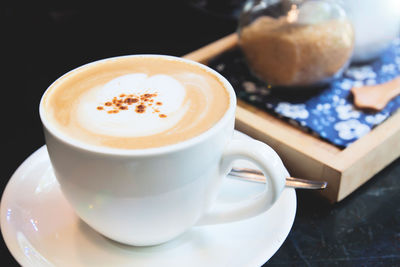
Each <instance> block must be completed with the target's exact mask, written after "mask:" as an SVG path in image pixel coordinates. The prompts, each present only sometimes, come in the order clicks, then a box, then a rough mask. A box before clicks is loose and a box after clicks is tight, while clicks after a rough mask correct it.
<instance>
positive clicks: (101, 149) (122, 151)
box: [39, 54, 236, 156]
mask: <svg viewBox="0 0 400 267" xmlns="http://www.w3.org/2000/svg"><path fill="white" fill-rule="evenodd" d="M133 57H145V58H160V57H161V58H165V59H170V60H177V61H180V62H185V63H188V64H193V65H195V66H198V67H200V68H202V69H203V70H205V71H207V72H208V73H210V74H212V75H213V76H215V77H216V78H217V79H218V80H219V81H220V82H221V83H222V84H223V86H224V87H225V89H226V90H227V92H228V94H229V107H228V109H227V110H226V111H225V113H224V115H223V116H222V117H221V118H220V119H219V120H218V121H217V122H216V123H215V124H214V125H213V126H212V127H211V128H209V129H207V130H206V131H204V132H202V133H200V134H198V135H196V136H194V137H192V138H189V139H187V140H184V141H181V142H178V143H174V144H170V145H165V146H160V147H153V148H143V149H126V148H111V147H105V146H96V145H91V144H87V143H85V142H83V141H80V140H78V139H75V138H72V137H70V136H68V135H67V134H65V133H63V132H62V131H61V130H60V129H58V128H57V127H56V126H55V125H53V124H52V123H51V122H50V121H48V120H47V118H46V112H45V109H44V104H43V102H44V98H45V96H46V95H47V93H48V92H49V90H51V88H52V87H53V85H54V84H55V83H56V82H58V81H59V80H61V79H62V78H64V77H65V76H67V75H69V74H71V73H73V72H75V71H78V70H80V69H82V68H86V67H89V66H91V65H93V64H97V63H100V62H104V61H111V60H118V59H120V58H133ZM235 109H236V94H235V91H234V89H233V87H232V85H231V84H230V83H229V81H228V80H227V79H226V78H225V77H223V76H222V75H221V74H219V73H218V72H217V71H215V70H213V69H211V68H210V67H208V66H206V65H204V64H201V63H199V62H196V61H193V60H190V59H186V58H182V57H176V56H170V55H162V54H135V55H123V56H116V57H109V58H104V59H100V60H96V61H93V62H90V63H87V64H84V65H81V66H79V67H77V68H74V69H72V70H70V71H68V72H66V73H65V74H63V75H62V76H60V77H59V78H57V79H56V80H55V81H54V82H52V83H51V84H50V85H49V86H48V87H47V89H46V90H45V92H44V93H43V95H42V97H41V99H40V103H39V116H40V119H41V121H42V124H43V127H44V128H45V129H46V130H47V131H49V132H50V134H52V135H53V136H54V137H55V138H57V139H58V140H59V141H61V142H63V143H65V144H67V145H70V146H72V147H74V148H75V149H80V150H83V151H87V152H92V153H99V154H105V155H115V156H151V155H158V154H165V153H169V152H172V151H179V150H183V149H185V148H188V147H190V146H194V145H196V144H199V143H200V142H202V141H203V140H205V139H207V138H209V137H210V136H212V135H213V134H214V133H216V132H218V131H220V130H221V128H223V127H225V125H226V124H227V123H228V122H229V121H230V120H231V118H232V117H234V116H235Z"/></svg>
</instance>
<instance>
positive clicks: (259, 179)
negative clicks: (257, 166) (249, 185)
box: [229, 167, 328, 189]
mask: <svg viewBox="0 0 400 267" xmlns="http://www.w3.org/2000/svg"><path fill="white" fill-rule="evenodd" d="M229 175H230V177H232V178H236V179H239V180H246V181H249V182H256V183H265V177H264V174H263V173H262V172H261V171H259V170H254V169H249V168H238V167H234V168H232V170H231V171H230V173H229ZM327 185H328V183H327V182H324V181H312V180H305V179H300V178H294V177H287V178H286V187H292V188H298V189H324V188H326V187H327Z"/></svg>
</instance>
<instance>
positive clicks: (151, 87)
mask: <svg viewBox="0 0 400 267" xmlns="http://www.w3.org/2000/svg"><path fill="white" fill-rule="evenodd" d="M229 102H230V98H229V94H228V91H227V89H226V88H225V86H224V84H223V82H222V81H220V80H219V79H218V78H217V77H216V76H215V75H214V74H213V73H211V72H210V71H208V70H207V69H205V68H202V67H201V66H198V65H196V64H193V63H190V62H187V61H179V60H176V59H174V58H172V57H171V58H169V57H158V56H126V57H118V58H111V59H107V60H102V61H98V62H94V63H91V64H88V65H85V66H82V67H80V68H78V69H75V70H73V71H71V72H69V73H67V74H65V75H64V76H62V77H61V78H59V79H58V80H57V81H55V82H54V83H53V84H52V85H51V86H50V87H49V89H48V90H47V91H46V93H45V95H44V97H43V99H42V105H43V109H44V111H45V112H44V115H45V117H46V119H47V120H48V121H49V122H50V123H51V124H52V125H54V126H55V128H57V129H58V130H59V131H60V132H62V133H64V134H65V135H67V136H69V137H71V138H73V139H75V140H79V141H81V142H84V143H87V144H90V145H95V146H103V147H110V148H120V149H145V148H154V147H161V146H166V145H171V144H175V143H179V142H182V141H184V140H187V139H190V138H193V137H195V136H197V135H199V134H201V133H203V132H205V131H207V130H208V129H210V128H211V127H212V126H213V125H214V124H216V123H217V122H218V121H219V120H220V119H221V118H222V117H223V115H224V114H225V112H226V111H227V110H228V108H229Z"/></svg>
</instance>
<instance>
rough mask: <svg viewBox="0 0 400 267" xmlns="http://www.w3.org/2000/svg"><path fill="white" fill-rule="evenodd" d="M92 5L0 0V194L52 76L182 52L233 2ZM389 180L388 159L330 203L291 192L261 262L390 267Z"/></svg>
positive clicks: (393, 234)
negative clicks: (287, 221) (288, 215)
mask: <svg viewBox="0 0 400 267" xmlns="http://www.w3.org/2000/svg"><path fill="white" fill-rule="evenodd" d="M99 2H101V3H98V2H85V3H79V4H74V3H73V2H68V3H62V4H55V2H51V4H47V3H46V4H45V3H43V2H40V1H32V3H30V4H27V3H20V2H18V1H14V2H13V3H12V4H7V5H6V4H3V3H2V6H1V7H0V11H1V14H0V16H1V17H0V19H1V21H0V25H1V26H0V29H1V32H0V36H1V39H0V40H1V43H2V47H3V49H2V50H1V58H0V64H1V66H2V68H1V71H0V72H1V96H2V98H1V100H0V103H1V105H0V108H1V109H0V110H1V115H0V116H1V126H2V127H1V129H2V138H1V140H2V141H1V150H2V154H3V155H2V162H1V164H0V167H1V169H0V174H1V177H0V183H1V184H0V187H1V193H2V192H3V190H4V188H5V186H6V184H7V182H8V180H9V178H10V177H11V175H12V174H13V172H14V171H15V170H16V168H17V167H18V166H19V165H20V164H21V163H22V162H23V161H24V160H25V159H26V158H27V157H28V156H29V155H30V154H32V153H33V152H34V151H35V150H37V149H38V148H39V147H41V146H42V145H44V138H43V133H42V127H41V122H40V119H39V115H38V106H39V101H40V98H41V96H42V94H43V92H44V91H45V90H46V88H47V87H48V86H49V85H50V84H51V83H52V82H53V81H54V80H55V79H57V78H58V77H59V76H61V75H62V74H64V73H65V72H67V71H69V70H72V69H74V68H76V67H78V66H80V65H82V64H85V63H89V62H92V61H95V60H98V59H102V58H107V57H112V56H120V55H127V54H144V53H154V54H169V55H174V56H182V55H184V54H186V53H189V52H191V51H193V50H196V49H198V48H200V47H202V46H204V45H206V44H208V43H210V42H212V41H215V40H217V39H219V38H221V37H223V36H225V35H227V34H229V33H231V32H233V31H235V30H236V25H237V17H238V12H239V10H240V8H241V6H242V4H243V1H240V0H237V1H234V0H214V1H207V0H187V1H183V0H182V1H168V0H165V1H154V0H153V1H134V0H131V1H130V2H129V4H127V3H128V2H120V1H112V2H111V1H110V2H102V1H99ZM399 177H400V160H399V159H398V160H397V161H395V162H394V163H392V164H391V165H389V166H388V167H387V168H385V169H384V170H383V171H381V172H380V173H379V174H377V175H376V176H375V177H374V178H373V179H371V180H370V181H369V182H368V183H367V184H366V185H364V186H362V187H361V188H360V189H359V190H357V191H356V192H355V193H353V194H352V195H351V196H349V197H348V198H346V199H345V200H344V201H342V202H340V203H338V204H335V205H331V204H329V203H327V202H325V201H324V200H323V199H321V198H320V197H318V196H317V195H316V194H313V193H312V192H306V191H297V201H298V204H297V205H298V210H297V214H296V219H295V222H294V225H293V228H292V230H291V232H290V234H289V236H288V238H287V239H286V241H285V242H284V244H283V246H282V247H281V248H280V249H279V250H278V252H277V253H276V254H275V255H274V256H273V257H272V258H271V260H270V261H269V262H268V264H267V265H277V266H338V265H340V266H399V265H400V208H399V203H400V179H399ZM243 246H246V244H243ZM0 249H1V259H0V265H1V266H18V265H17V263H16V262H15V260H14V259H13V258H12V256H11V254H10V253H9V252H8V250H7V248H6V246H5V244H4V241H3V240H2V241H1V242H0ZM232 257H234V255H232Z"/></svg>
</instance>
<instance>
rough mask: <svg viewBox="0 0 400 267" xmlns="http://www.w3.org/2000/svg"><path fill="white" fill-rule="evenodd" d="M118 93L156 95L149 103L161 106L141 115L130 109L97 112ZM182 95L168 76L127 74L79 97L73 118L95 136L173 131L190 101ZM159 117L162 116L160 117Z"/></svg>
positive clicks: (181, 90)
mask: <svg viewBox="0 0 400 267" xmlns="http://www.w3.org/2000/svg"><path fill="white" fill-rule="evenodd" d="M121 94H125V95H129V94H133V95H136V96H138V95H142V94H156V96H155V97H154V98H153V99H154V102H153V103H157V102H161V103H162V105H160V106H157V109H155V107H154V106H155V104H154V105H152V107H151V108H147V109H146V110H145V111H144V112H143V113H138V112H136V111H135V108H134V107H132V108H129V109H127V110H122V111H121V112H118V113H115V114H109V113H108V112H107V111H105V110H98V109H97V107H98V106H99V105H103V104H104V103H105V102H108V101H111V100H112V99H113V98H114V97H116V96H119V95H121ZM185 96H186V90H185V87H184V85H183V84H182V83H181V82H179V81H178V80H177V79H175V78H173V77H171V76H169V75H164V74H157V75H153V76H149V75H147V74H144V73H134V74H127V75H123V76H119V77H117V78H114V79H113V80H111V81H109V82H108V83H106V84H104V85H102V86H97V87H94V88H92V89H90V90H88V91H87V92H85V93H84V94H82V95H81V96H80V98H79V100H78V104H77V108H76V113H77V114H76V118H78V122H79V124H80V125H81V126H82V127H83V128H86V129H87V130H89V131H91V132H94V133H97V134H103V135H108V136H116V137H140V136H148V135H153V134H157V133H161V132H163V131H166V130H168V129H170V128H173V127H174V126H175V125H177V124H178V122H179V121H180V120H181V119H182V117H183V116H184V115H185V114H186V113H187V112H188V111H189V107H190V100H186V99H185ZM153 107H154V108H153ZM155 110H158V111H159V112H156V111H155ZM160 114H165V115H166V117H160V116H159V115H160Z"/></svg>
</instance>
